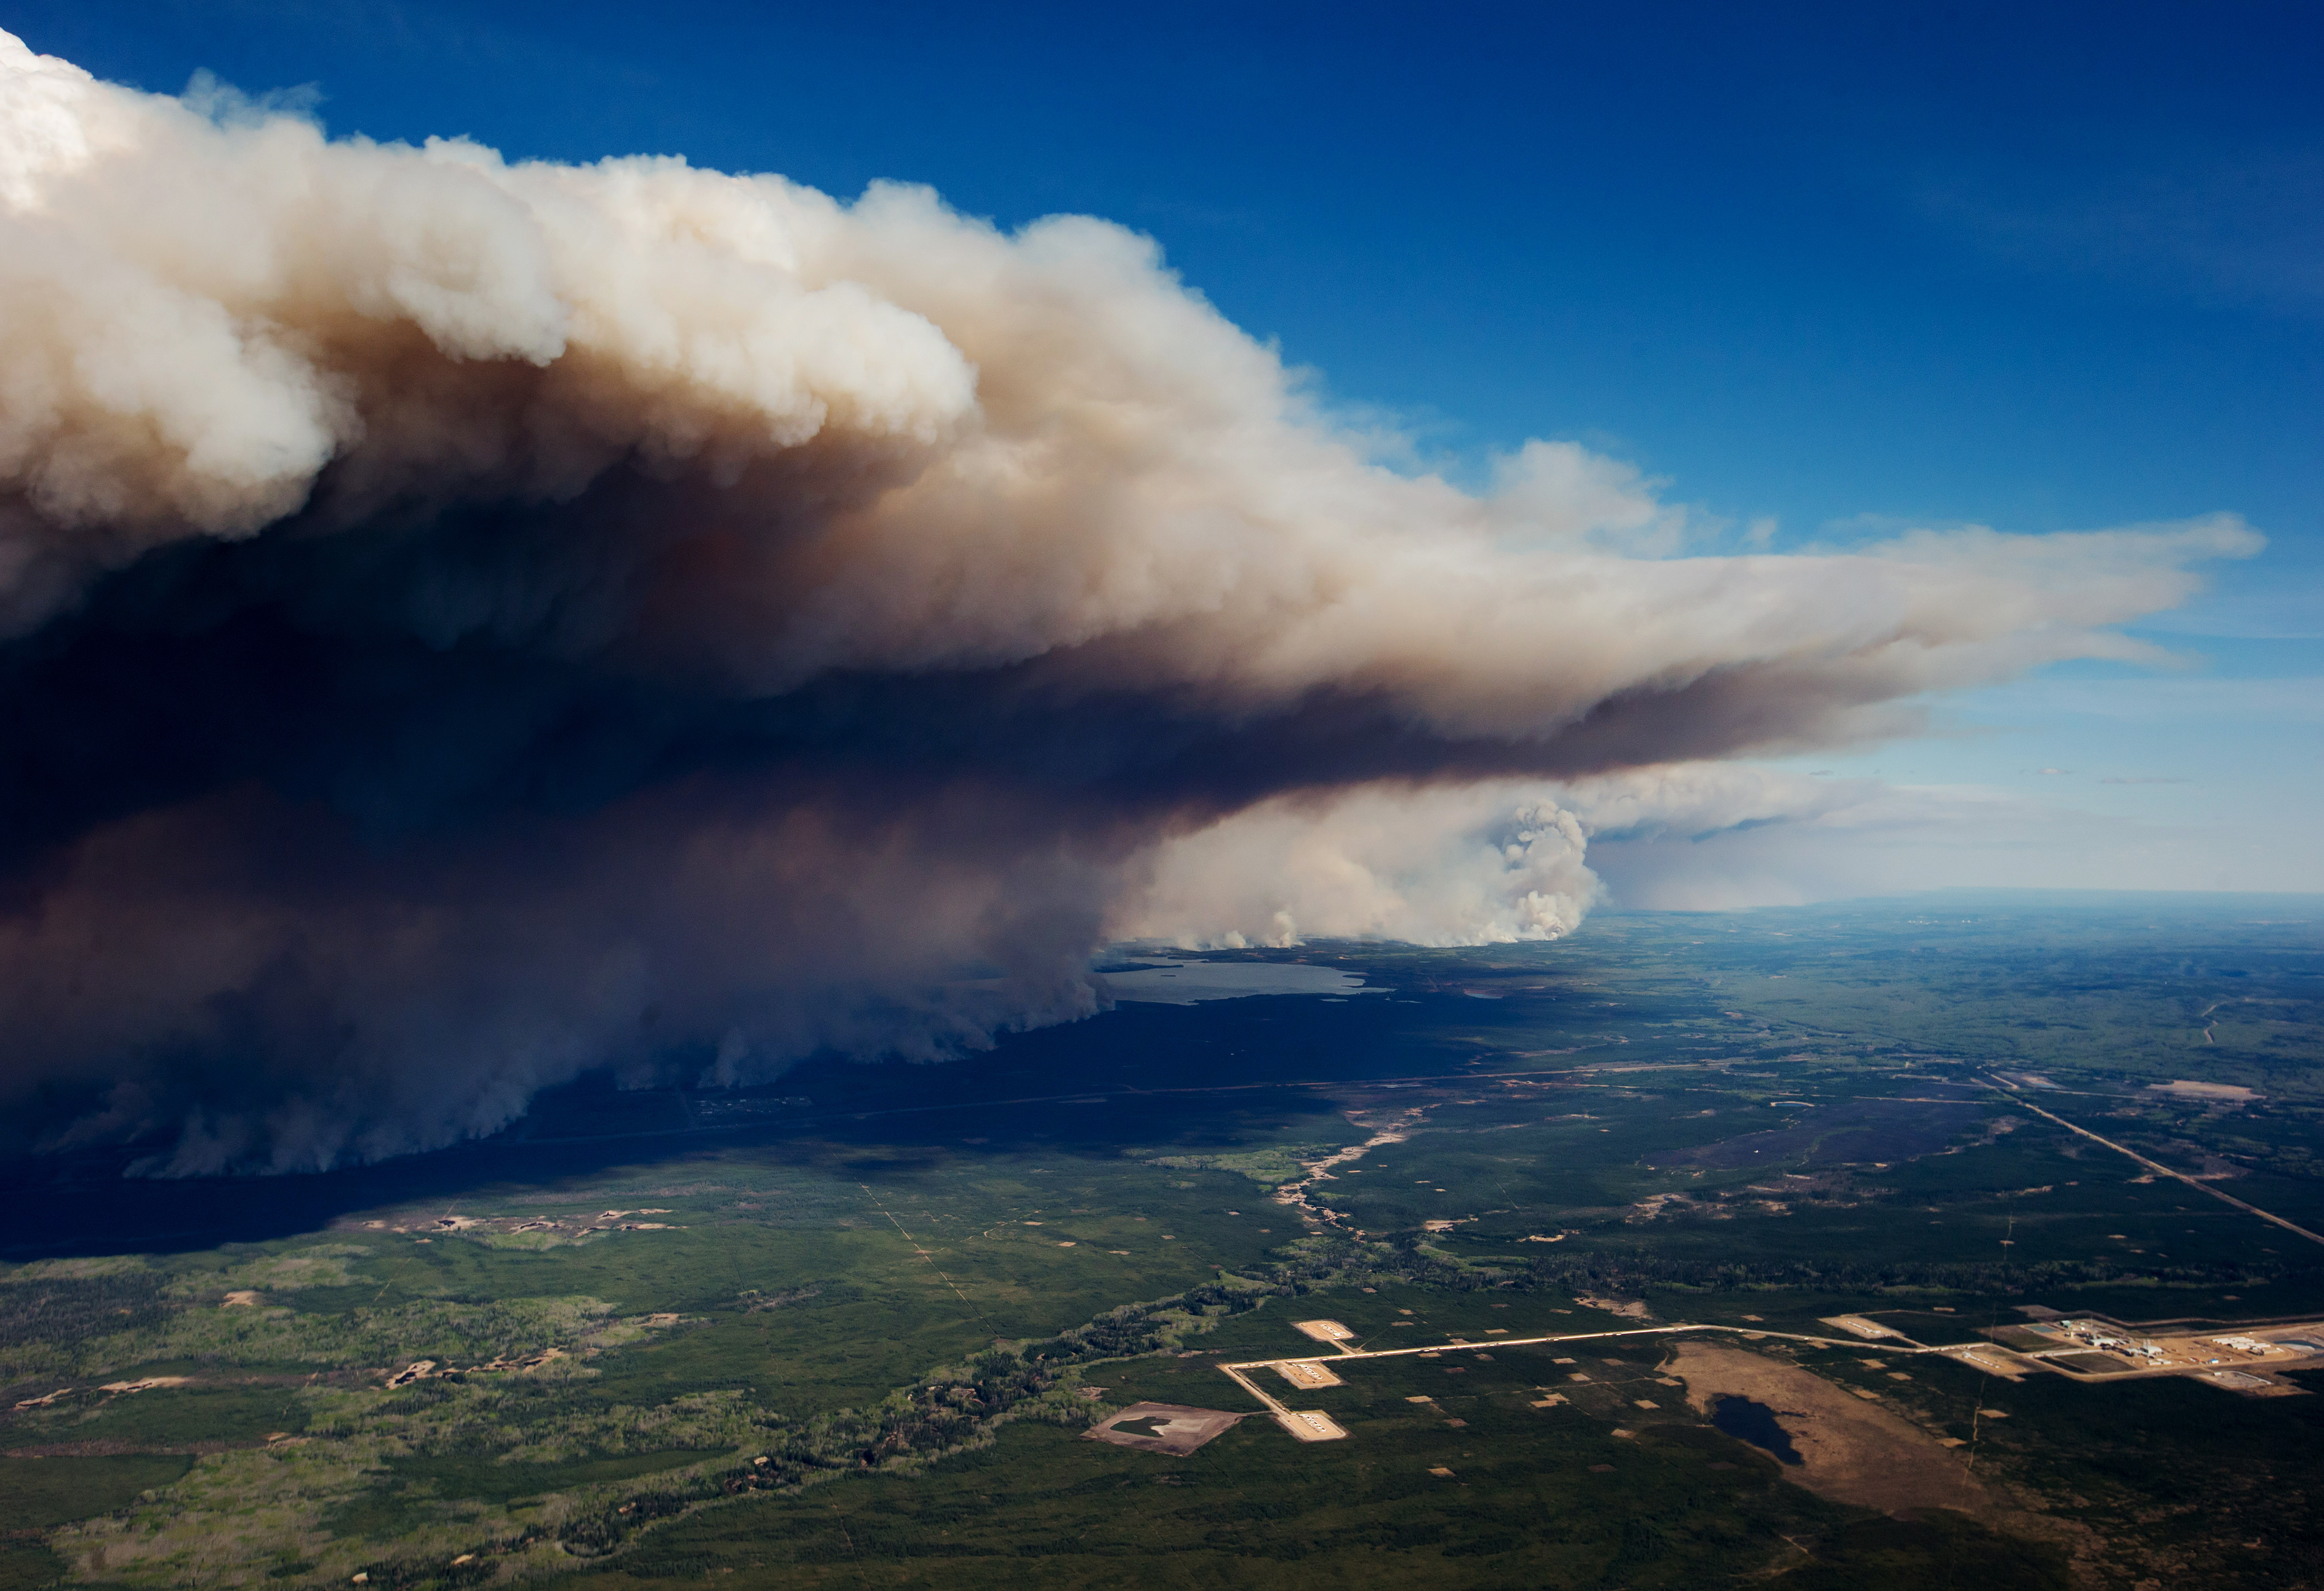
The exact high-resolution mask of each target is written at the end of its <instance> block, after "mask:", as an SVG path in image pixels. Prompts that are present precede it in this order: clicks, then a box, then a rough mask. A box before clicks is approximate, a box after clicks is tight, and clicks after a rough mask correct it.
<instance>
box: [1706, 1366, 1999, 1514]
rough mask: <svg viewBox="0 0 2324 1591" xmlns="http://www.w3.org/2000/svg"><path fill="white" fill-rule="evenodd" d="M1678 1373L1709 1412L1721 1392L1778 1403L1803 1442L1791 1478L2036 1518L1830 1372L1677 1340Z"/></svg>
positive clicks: (1846, 1498) (1873, 1497)
mask: <svg viewBox="0 0 2324 1591" xmlns="http://www.w3.org/2000/svg"><path fill="white" fill-rule="evenodd" d="M1672 1373H1673V1374H1675V1375H1678V1376H1680V1377H1682V1378H1683V1379H1684V1380H1685V1382H1686V1395H1687V1401H1688V1402H1690V1403H1692V1404H1693V1405H1694V1407H1695V1408H1697V1409H1698V1410H1701V1411H1702V1412H1704V1413H1705V1414H1708V1413H1710V1412H1711V1407H1712V1403H1713V1401H1714V1400H1715V1399H1717V1398H1719V1397H1720V1396H1721V1395H1726V1396H1731V1397H1741V1398H1749V1399H1751V1400H1752V1401H1755V1402H1760V1403H1765V1404H1766V1405H1767V1407H1769V1408H1770V1409H1773V1410H1774V1411H1775V1418H1776V1420H1777V1422H1778V1423H1779V1424H1781V1425H1782V1426H1783V1428H1784V1431H1785V1433H1787V1434H1788V1435H1789V1436H1790V1437H1791V1438H1792V1446H1793V1447H1794V1448H1797V1449H1798V1450H1799V1455H1800V1462H1799V1463H1798V1464H1796V1465H1790V1464H1787V1465H1785V1466H1784V1479H1786V1480H1790V1481H1796V1482H1798V1483H1799V1484H1800V1485H1803V1486H1805V1487H1806V1488H1807V1489H1808V1490H1810V1491H1812V1492H1814V1493H1816V1494H1819V1495H1821V1496H1824V1497H1829V1498H1831V1500H1832V1501H1833V1502H1835V1503H1854V1504H1856V1505H1857V1506H1858V1507H1860V1508H1877V1509H1879V1510H1880V1511H1881V1512H1884V1513H1902V1512H1905V1511H1906V1510H1908V1509H1914V1508H1950V1509H1952V1510H1954V1511H1956V1512H1960V1513H1966V1514H1969V1515H1971V1516H1972V1517H1974V1518H1977V1519H1980V1520H1983V1521H1985V1522H1987V1523H1994V1524H1999V1523H2004V1522H2013V1523H2015V1524H2016V1525H2017V1527H2018V1528H2019V1529H2021V1530H2022V1529H2023V1528H2024V1524H2025V1523H2026V1522H2027V1521H2026V1519H2025V1516H2024V1515H2023V1514H2021V1513H2019V1512H2018V1511H2017V1510H2016V1508H2015V1505H2014V1504H2013V1503H2011V1502H2010V1501H2009V1499H2007V1498H2006V1497H2005V1496H2003V1495H2002V1494H2000V1493H1999V1492H1998V1491H1997V1490H1996V1489H1994V1488H1993V1487H1990V1486H1988V1485H1986V1484H1985V1483H1984V1482H1982V1481H1980V1480H1978V1478H1977V1477H1976V1476H1975V1475H1971V1474H1970V1473H1969V1466H1968V1464H1967V1462H1966V1461H1965V1460H1964V1459H1963V1458H1962V1457H1960V1456H1959V1455H1958V1454H1957V1453H1956V1452H1955V1451H1953V1450H1951V1449H1949V1448H1944V1447H1942V1446H1941V1445H1940V1444H1939V1443H1938V1441H1937V1439H1936V1438H1934V1437H1932V1436H1931V1435H1929V1433H1928V1432H1926V1431H1924V1430H1923V1429H1921V1428H1920V1427H1919V1426H1916V1425H1914V1424H1913V1423H1912V1422H1911V1421H1910V1420H1904V1419H1903V1418H1901V1417H1900V1416H1898V1415H1895V1414H1892V1413H1890V1412H1889V1411H1887V1410H1886V1409H1884V1408H1882V1407H1880V1405H1879V1404H1877V1403H1873V1402H1867V1401H1864V1400H1862V1399H1859V1398H1858V1397H1855V1396H1853V1395H1852V1394H1850V1393H1849V1392H1847V1391H1846V1390H1844V1389H1843V1388H1840V1387H1837V1386H1834V1385H1833V1384H1832V1383H1830V1382H1828V1381H1825V1380H1824V1379H1823V1378H1822V1377H1821V1376H1818V1375H1812V1374H1809V1373H1808V1372H1807V1371H1805V1370H1803V1369H1801V1368H1800V1367H1799V1366H1797V1365H1795V1364H1784V1363H1783V1362H1782V1361H1781V1360H1777V1359H1771V1358H1767V1357H1765V1356H1763V1355H1758V1354H1754V1353H1750V1352H1748V1351H1747V1350H1745V1349H1741V1348H1725V1347H1714V1346H1711V1345H1709V1344H1706V1343H1696V1342H1686V1343H1681V1344H1680V1345H1679V1346H1678V1350H1677V1353H1676V1354H1675V1355H1674V1360H1673V1364H1672Z"/></svg>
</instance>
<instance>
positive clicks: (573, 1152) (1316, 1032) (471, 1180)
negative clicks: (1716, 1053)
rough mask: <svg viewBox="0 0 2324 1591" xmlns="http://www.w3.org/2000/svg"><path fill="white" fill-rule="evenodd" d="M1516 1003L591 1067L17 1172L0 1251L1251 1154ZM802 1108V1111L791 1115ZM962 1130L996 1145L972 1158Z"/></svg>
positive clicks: (1188, 1021)
mask: <svg viewBox="0 0 2324 1591" xmlns="http://www.w3.org/2000/svg"><path fill="white" fill-rule="evenodd" d="M1518 1004H1519V1003H1517V1002H1506V1003H1495V1002H1485V1001H1477V1000H1471V999H1469V998H1468V997H1467V996H1466V995H1464V994H1461V993H1459V992H1457V991H1455V992H1446V993H1434V992H1429V991H1425V990H1411V989H1407V990H1400V991H1398V992H1397V996H1396V998H1395V999H1394V1000H1393V1001H1391V1000H1388V999H1380V998H1373V999H1367V1000H1361V1001H1351V1002H1348V1003H1346V1004H1338V1003H1334V1002H1331V1001H1326V1000H1321V999H1315V998H1313V997H1307V996H1254V997H1250V998H1246V999H1240V1000H1228V1001H1219V1002H1213V1003H1209V1004H1202V1005H1194V1006H1172V1005H1153V1004H1134V1005H1124V1006H1121V1007H1120V1008H1117V1009H1116V1010H1114V1011H1112V1012H1110V1013H1106V1014H1104V1015H1102V1016H1099V1017H1095V1018H1092V1019H1090V1020H1088V1021H1084V1022H1074V1023H1070V1024H1067V1025H1065V1026H1062V1027H1054V1028H1044V1029H1039V1030H1037V1031H1032V1032H1027V1033H1018V1034H1011V1035H1008V1036H1006V1037H1004V1038H1003V1039H1002V1040H1001V1041H1000V1042H999V1043H997V1044H996V1045H995V1046H994V1047H993V1048H992V1049H991V1050H986V1051H982V1052H980V1053H978V1054H975V1055H972V1056H969V1057H967V1058H965V1059H960V1060H955V1061H949V1062H943V1063H937V1064H927V1063H910V1062H904V1061H889V1062H880V1063H870V1064H866V1063H862V1062H852V1061H848V1060H845V1059H840V1058H837V1057H833V1056H823V1057H817V1058H816V1059H810V1060H808V1061H806V1062H802V1063H801V1064H800V1065H798V1066H797V1067H795V1068H792V1069H791V1070H790V1071H789V1072H788V1073H786V1074H785V1075H784V1077H783V1078H781V1079H780V1080H779V1081H778V1082H777V1083H775V1084H772V1085H770V1086H768V1087H759V1088H751V1089H742V1090H734V1091H731V1092H730V1091H718V1092H715V1093H695V1092H692V1091H687V1090H677V1089H640V1090H626V1089H622V1088H619V1087H617V1086H616V1085H615V1083H614V1081H613V1078H611V1077H610V1076H609V1075H606V1074H594V1075H592V1076H590V1077H587V1078H584V1079H582V1080H581V1081H579V1082H576V1083H574V1084H570V1085H567V1086H566V1087H560V1088H557V1089H552V1090H549V1091H548V1092H545V1093H543V1094H542V1095H541V1096H539V1097H538V1098H537V1099H536V1100H535V1101H534V1103H533V1105H532V1108H531V1109H530V1111H529V1112H528V1113H527V1115H525V1116H524V1117H523V1118H522V1119H521V1120H520V1121H519V1122H517V1123H516V1124H514V1125H513V1126H512V1127H510V1128H509V1129H508V1130H507V1131H505V1132H503V1133H498V1134H496V1135H494V1136H493V1137H492V1138H488V1139H484V1140H481V1141H478V1142H470V1143H465V1144H460V1145H457V1146H455V1147H452V1148H448V1149H443V1150H438V1151H434V1152H429V1153H426V1154H418V1155H410V1156H404V1157H400V1158H398V1159H394V1160H389V1161H380V1162H377V1163H375V1164H371V1165H364V1166H354V1167H348V1168H346V1169H344V1170H332V1171H324V1172H314V1173H308V1174H294V1175H283V1176H266V1177H205V1178H182V1179H146V1178H132V1177H128V1176H126V1175H124V1170H125V1168H126V1167H127V1165H128V1164H129V1163H131V1161H133V1160H134V1158H135V1156H136V1154H137V1153H138V1152H139V1151H138V1150H136V1149H134V1148H132V1149H128V1150H118V1151H109V1152H104V1153H83V1154H78V1155H58V1156H49V1157H32V1158H24V1159H18V1160H15V1161H11V1162H7V1163H5V1164H0V1260H5V1261H8V1262H14V1263H22V1262H24V1261H29V1260H35V1259H47V1258H57V1257H63V1256H69V1255H86V1254H104V1253H185V1252H189V1251H195V1250H200V1249H207V1248H212V1247H216V1246H218V1245H220V1244H233V1243H258V1242H265V1241H269V1240H272V1239H280V1238H284V1237H290V1236H293V1235H299V1234H300V1233H307V1232H313V1231H316V1230H318V1229H320V1228H322V1227H325V1226H328V1225H329V1224H330V1223H331V1222H333V1221H334V1220H337V1219H339V1218H341V1217H343V1216H349V1215H352V1214H355V1213H357V1212H361V1211H365V1210H371V1209H375V1208H380V1207H388V1206H397V1205H408V1204H412V1203H424V1202H425V1201H427V1200H429V1199H433V1198H444V1199H450V1198H460V1197H466V1196H471V1195H474V1194H476V1193H478V1192H479V1191H489V1192H492V1193H494V1194H497V1193H498V1192H499V1191H500V1190H502V1189H519V1188H535V1187H539V1186H542V1185H546V1184H552V1183H556V1182H558V1181H563V1180H567V1179H580V1178H586V1177H591V1176H595V1175H599V1174H602V1173H604V1172H605V1171H608V1170H613V1169H615V1168H634V1167H638V1166H641V1165H650V1164H653V1163H655V1162H656V1161H662V1160H676V1159H679V1158H682V1157H684V1156H686V1155H688V1154H691V1153H693V1152H698V1151H705V1150H712V1149H717V1150H725V1149H733V1148H749V1147H756V1146H761V1145H763V1146H768V1147H770V1148H779V1146H782V1145H786V1144H795V1145H798V1150H799V1153H800V1155H801V1157H802V1158H808V1157H812V1158H816V1159H823V1158H825V1157H827V1156H828V1154H829V1153H830V1152H831V1151H832V1150H833V1149H834V1148H837V1149H839V1150H840V1151H841V1152H845V1151H846V1150H847V1149H849V1148H850V1147H852V1146H859V1145H860V1146H863V1147H866V1148H869V1147H871V1146H879V1147H881V1148H883V1149H897V1148H905V1149H908V1148H911V1147H913V1146H918V1145H926V1146H927V1147H929V1148H931V1149H933V1148H936V1147H937V1146H941V1147H942V1148H943V1150H944V1152H945V1153H946V1154H948V1155H958V1154H962V1153H974V1152H990V1153H994V1154H1001V1153H1008V1152H1015V1151H1018V1150H1022V1149H1027V1148H1034V1147H1037V1148H1039V1149H1041V1150H1045V1151H1049V1152H1097V1153H1111V1152H1116V1151H1118V1150H1120V1148H1123V1147H1126V1146H1133V1145H1134V1146H1148V1145H1171V1146H1176V1147H1182V1148H1185V1149H1188V1150H1194V1151H1197V1152H1199V1151H1201V1150H1203V1149H1204V1148H1206V1147H1211V1146H1230V1145H1237V1144H1242V1143H1247V1142H1249V1141H1250V1139H1251V1138H1253V1137H1254V1136H1260V1135H1264V1134H1266V1133H1270V1132H1273V1131H1278V1130H1280V1129H1281V1128H1283V1127H1285V1126H1286V1125H1288V1124H1290V1123H1291V1122H1293V1121H1295V1120H1296V1119H1299V1118H1303V1117H1313V1116H1314V1115H1316V1114H1317V1113H1318V1112H1319V1111H1323V1110H1328V1109H1330V1108H1332V1106H1331V1104H1330V1102H1329V1100H1328V1099H1327V1098H1326V1097H1325V1096H1324V1095H1323V1092H1322V1091H1320V1090H1319V1089H1317V1088H1314V1087H1310V1085H1316V1084H1324V1085H1346V1084H1360V1083H1363V1082H1365V1081H1367V1080H1373V1079H1385V1078H1399V1079H1401V1078H1423V1079H1425V1078H1436V1077H1443V1078H1452V1077H1456V1076H1459V1075H1461V1074H1462V1072H1464V1071H1468V1070H1472V1069H1473V1068H1475V1066H1476V1063H1477V1061H1478V1059H1479V1058H1480V1053H1481V1051H1480V1045H1479V1034H1480V1030H1489V1027H1490V1026H1491V1025H1492V1024H1494V1023H1495V1022H1511V1023H1517V1022H1528V1023H1530V1024H1534V1025H1533V1026H1532V1027H1531V1028H1530V1029H1529V1031H1538V1027H1537V1024H1538V1023H1539V1022H1540V1021H1541V1020H1542V1019H1543V1015H1544V1013H1543V1011H1542V1009H1541V1006H1540V1004H1538V1003H1537V1002H1527V1003H1526V1005H1527V1006H1528V1007H1530V1011H1529V1013H1527V1012H1526V1011H1525V1010H1521V1009H1518V1008H1517V1007H1518ZM795 1101H805V1102H806V1103H787V1102H795ZM969 1137H974V1138H977V1139H981V1140H983V1141H984V1142H982V1143H981V1144H977V1145H970V1144H967V1143H966V1142H964V1140H965V1139H967V1138H969ZM880 1163H881V1165H885V1166H893V1167H905V1168H908V1165H909V1163H910V1162H909V1161H908V1160H907V1161H893V1160H890V1159H887V1158H885V1157H883V1158H882V1160H881V1162H880ZM867 1164H869V1162H867ZM872 1169H873V1170H877V1169H878V1168H877V1167H873V1168H872ZM891 1174H892V1173H891Z"/></svg>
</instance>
